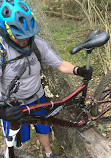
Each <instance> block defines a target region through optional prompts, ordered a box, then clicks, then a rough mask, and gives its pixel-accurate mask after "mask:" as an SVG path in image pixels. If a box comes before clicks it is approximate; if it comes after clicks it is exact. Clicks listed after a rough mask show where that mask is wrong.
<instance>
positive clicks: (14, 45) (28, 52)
mask: <svg viewBox="0 0 111 158" xmlns="http://www.w3.org/2000/svg"><path fill="white" fill-rule="evenodd" d="M4 39H5V41H6V42H7V44H9V45H10V46H11V47H12V48H13V49H15V50H17V51H18V52H19V53H20V54H22V55H23V56H30V55H31V53H32V52H33V49H34V36H33V37H31V38H30V41H29V43H30V48H29V49H28V50H24V49H23V48H20V47H19V45H18V44H16V43H15V42H14V41H12V40H11V39H10V38H9V37H7V36H5V37H4Z"/></svg>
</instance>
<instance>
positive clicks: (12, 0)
mask: <svg viewBox="0 0 111 158" xmlns="http://www.w3.org/2000/svg"><path fill="white" fill-rule="evenodd" d="M6 2H9V3H10V4H12V5H14V0H6Z"/></svg>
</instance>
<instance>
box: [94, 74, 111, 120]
mask: <svg viewBox="0 0 111 158" xmlns="http://www.w3.org/2000/svg"><path fill="white" fill-rule="evenodd" d="M106 88H107V89H110V88H111V72H108V73H107V74H106V75H104V76H103V77H102V78H101V81H100V83H99V85H98V86H97V89H96V91H95V94H94V99H95V100H98V101H99V100H105V99H106V98H107V99H111V93H109V91H105V89H106ZM110 91H111V90H110ZM105 104H107V105H105ZM108 104H110V103H103V104H100V105H99V104H97V105H93V106H92V108H91V115H92V116H97V115H98V114H99V113H100V112H101V111H102V110H103V107H104V108H105V107H106V106H107V107H108ZM109 121H111V115H110V116H109V114H108V113H106V114H104V115H103V116H101V118H100V119H98V122H100V123H104V122H109Z"/></svg>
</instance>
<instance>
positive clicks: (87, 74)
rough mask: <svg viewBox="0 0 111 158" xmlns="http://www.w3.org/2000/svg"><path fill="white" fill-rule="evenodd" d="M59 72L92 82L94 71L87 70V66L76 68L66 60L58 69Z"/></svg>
mask: <svg viewBox="0 0 111 158" xmlns="http://www.w3.org/2000/svg"><path fill="white" fill-rule="evenodd" d="M57 69H58V70H59V71H61V72H63V73H67V74H74V75H78V76H81V77H84V79H86V80H90V79H91V77H92V72H93V69H92V67H90V68H89V69H88V70H87V69H86V66H83V67H79V66H74V65H73V64H71V63H70V62H67V61H65V60H63V61H62V63H61V64H60V66H59V67H58V68H57Z"/></svg>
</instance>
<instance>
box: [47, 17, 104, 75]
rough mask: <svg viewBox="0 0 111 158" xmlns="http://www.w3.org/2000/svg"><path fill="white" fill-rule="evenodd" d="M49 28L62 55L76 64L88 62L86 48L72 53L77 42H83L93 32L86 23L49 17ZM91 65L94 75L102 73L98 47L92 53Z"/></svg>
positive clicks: (81, 64) (80, 64)
mask: <svg viewBox="0 0 111 158" xmlns="http://www.w3.org/2000/svg"><path fill="white" fill-rule="evenodd" d="M48 22H49V29H50V30H51V33H52V36H53V39H54V41H55V44H56V47H57V49H58V51H59V54H60V56H61V57H62V58H63V59H64V60H66V61H69V62H71V63H72V64H74V65H79V66H83V65H85V64H86V53H85V50H82V51H80V52H78V53H77V54H75V55H71V54H70V51H71V50H72V48H73V47H75V46H76V45H77V44H79V43H81V42H83V41H84V40H85V39H86V38H87V36H88V34H89V33H90V32H91V30H89V29H88V28H87V26H85V25H84V24H82V23H80V22H77V21H76V22H75V21H74V20H68V19H59V18H48ZM91 66H93V68H94V76H99V75H101V73H102V66H101V63H100V60H99V57H98V54H97V53H96V49H95V50H94V51H93V53H92V59H91Z"/></svg>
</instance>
